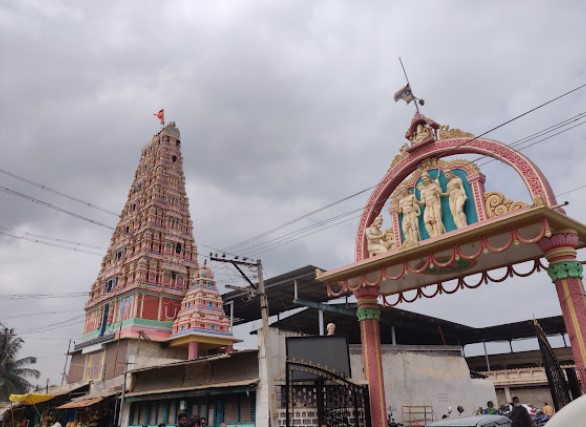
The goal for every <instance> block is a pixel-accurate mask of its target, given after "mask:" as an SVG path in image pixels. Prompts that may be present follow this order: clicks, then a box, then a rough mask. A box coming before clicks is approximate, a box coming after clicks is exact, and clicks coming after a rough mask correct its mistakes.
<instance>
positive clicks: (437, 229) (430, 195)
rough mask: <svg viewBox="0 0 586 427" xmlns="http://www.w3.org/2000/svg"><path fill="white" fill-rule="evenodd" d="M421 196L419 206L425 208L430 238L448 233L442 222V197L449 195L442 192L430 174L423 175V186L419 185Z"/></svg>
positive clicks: (424, 212)
mask: <svg viewBox="0 0 586 427" xmlns="http://www.w3.org/2000/svg"><path fill="white" fill-rule="evenodd" d="M418 189H419V192H420V194H421V200H420V201H419V204H420V205H422V206H424V207H425V208H424V211H423V221H424V223H425V229H426V230H427V233H428V234H429V236H430V237H436V236H439V235H440V234H443V233H445V232H446V228H445V226H444V222H443V220H442V205H441V199H440V197H441V196H445V195H447V193H444V192H443V191H442V188H441V187H440V185H439V182H438V181H433V180H432V179H431V177H430V176H429V173H427V172H425V173H423V174H422V175H421V185H418Z"/></svg>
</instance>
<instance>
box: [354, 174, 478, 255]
mask: <svg viewBox="0 0 586 427" xmlns="http://www.w3.org/2000/svg"><path fill="white" fill-rule="evenodd" d="M445 176H446V179H447V181H448V182H447V185H446V191H445V192H444V191H443V190H442V188H441V186H440V184H439V180H437V179H436V180H432V179H431V177H430V176H429V173H427V172H424V173H423V174H422V175H421V182H420V183H418V184H417V190H419V194H420V199H418V198H417V197H416V196H415V194H414V189H413V188H407V186H406V185H405V184H401V185H400V186H399V187H398V188H397V193H396V196H395V197H398V213H399V214H402V215H403V218H402V220H401V230H402V231H403V236H404V238H405V240H404V241H403V246H409V245H413V244H416V243H417V242H419V241H420V240H421V232H420V230H419V217H420V216H421V213H422V212H423V223H424V224H425V230H426V231H427V234H429V237H436V236H439V235H440V234H443V233H445V232H446V228H445V226H444V223H443V220H442V205H441V197H448V204H449V207H450V213H451V215H452V218H453V219H454V223H455V224H456V227H457V228H463V227H466V226H467V225H468V221H467V219H466V214H465V212H464V204H465V203H466V200H467V199H468V196H467V195H466V190H465V189H464V184H463V183H462V179H461V178H460V177H458V176H457V175H456V174H455V173H453V171H446V172H445ZM382 222H383V219H382V217H381V216H377V217H376V218H375V219H374V221H373V223H372V225H371V226H370V227H368V228H367V229H366V231H365V234H366V240H367V247H368V252H369V254H370V256H374V255H378V254H381V253H384V252H387V251H389V250H390V249H392V248H394V247H395V241H394V240H393V233H392V229H388V230H385V231H382V230H381V226H382Z"/></svg>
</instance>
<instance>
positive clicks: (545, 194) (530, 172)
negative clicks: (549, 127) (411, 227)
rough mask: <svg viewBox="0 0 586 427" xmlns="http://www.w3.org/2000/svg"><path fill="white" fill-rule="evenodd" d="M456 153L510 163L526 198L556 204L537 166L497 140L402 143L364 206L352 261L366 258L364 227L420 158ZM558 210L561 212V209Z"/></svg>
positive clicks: (544, 203) (537, 203)
mask: <svg viewBox="0 0 586 427" xmlns="http://www.w3.org/2000/svg"><path fill="white" fill-rule="evenodd" d="M415 149H416V150H415ZM409 151H410V153H409ZM458 154H480V155H485V156H489V157H492V158H494V159H496V160H499V161H501V162H503V163H505V164H507V165H509V166H511V167H512V168H513V169H514V170H515V171H516V172H517V173H518V174H519V176H520V177H521V179H522V180H523V181H524V183H525V186H526V187H527V190H528V191H529V194H530V197H531V199H532V200H533V202H534V203H535V204H536V205H544V206H548V207H552V206H556V205H557V201H556V198H555V195H554V193H553V191H552V189H551V186H550V184H549V182H548V180H547V179H546V178H545V176H544V175H543V173H542V172H541V170H540V169H539V167H537V165H535V164H534V163H533V162H532V161H531V160H529V159H528V158H527V157H525V156H524V155H523V154H521V153H519V152H518V151H516V150H514V149H512V148H510V147H508V146H507V145H505V144H502V143H500V142H497V141H493V140H489V139H483V138H451V139H445V140H439V141H434V142H433V143H432V144H428V145H426V146H424V147H417V146H414V147H411V148H410V149H406V148H405V146H404V148H402V150H401V153H400V154H399V155H397V156H396V157H395V159H394V160H393V163H392V164H391V167H390V168H389V170H388V171H387V173H386V175H385V176H384V178H383V179H382V180H381V181H380V183H379V184H378V185H377V187H376V188H375V190H374V191H373V192H372V194H371V196H370V198H369V200H368V202H367V204H366V206H365V207H364V210H363V212H362V216H361V218H360V223H359V226H358V232H357V234H356V247H355V259H356V261H360V260H363V259H366V258H368V251H367V248H366V241H365V239H364V233H365V230H366V227H367V225H368V224H370V223H371V222H372V221H373V220H374V218H375V217H376V216H377V215H379V214H380V213H381V211H382V208H383V206H384V204H385V202H386V200H387V199H388V198H389V197H390V196H391V194H392V193H393V191H394V190H395V189H396V188H397V187H398V186H399V184H400V183H401V182H403V181H404V180H405V179H406V178H407V177H408V176H409V175H410V174H411V173H413V172H414V171H415V170H416V169H417V168H418V166H419V165H420V163H421V162H422V161H424V160H426V159H432V158H442V157H447V156H453V155H458ZM478 178H479V179H481V180H482V181H483V178H484V177H483V176H479V177H478ZM559 211H561V212H563V210H562V209H561V208H559Z"/></svg>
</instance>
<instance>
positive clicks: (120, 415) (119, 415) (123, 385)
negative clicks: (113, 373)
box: [116, 362, 134, 426]
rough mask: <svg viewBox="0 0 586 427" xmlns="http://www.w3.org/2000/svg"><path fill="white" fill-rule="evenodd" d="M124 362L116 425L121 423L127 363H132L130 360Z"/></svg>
mask: <svg viewBox="0 0 586 427" xmlns="http://www.w3.org/2000/svg"><path fill="white" fill-rule="evenodd" d="M123 363H124V378H123V379H122V391H121V392H120V406H119V407H118V422H117V423H116V425H118V426H121V425H122V410H123V409H124V397H125V396H126V377H127V375H128V365H134V363H131V362H123Z"/></svg>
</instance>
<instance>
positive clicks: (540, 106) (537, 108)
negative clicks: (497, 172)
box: [221, 84, 586, 252]
mask: <svg viewBox="0 0 586 427" xmlns="http://www.w3.org/2000/svg"><path fill="white" fill-rule="evenodd" d="M584 87H586V84H582V85H580V86H578V87H576V88H574V89H572V90H570V91H567V92H565V93H563V94H561V95H558V96H556V97H555V98H552V99H550V100H548V101H546V102H543V103H541V104H539V105H537V106H536V107H533V108H531V109H530V110H527V111H526V112H524V113H522V114H518V115H517V116H515V117H513V118H511V119H509V120H507V121H505V122H503V123H501V124H499V125H497V126H494V127H493V128H491V129H489V130H488V131H485V132H483V133H481V134H480V135H477V136H474V137H472V138H469V139H467V140H465V141H463V142H462V143H460V144H458V145H456V146H455V147H453V148H452V150H456V149H457V148H459V147H461V146H462V145H465V144H468V143H470V142H472V141H474V140H476V139H478V138H481V137H483V136H485V135H488V134H489V133H491V132H494V131H495V130H497V129H500V128H502V127H504V126H506V125H508V124H510V123H512V122H514V121H515V120H518V119H520V118H522V117H524V116H526V115H528V114H530V113H532V112H534V111H537V110H539V109H541V108H543V107H545V106H547V105H549V104H552V103H553V102H555V101H558V100H560V99H561V98H564V97H566V96H568V95H570V94H572V93H574V92H576V91H578V90H581V89H583V88H584ZM377 185H378V184H377ZM377 185H373V186H370V187H368V188H366V189H364V190H361V191H358V192H356V193H354V194H351V195H349V196H346V197H344V198H342V199H339V200H336V201H334V202H331V203H328V204H327V205H325V206H322V207H321V208H318V209H315V210H313V211H310V212H308V213H306V214H304V215H302V216H300V217H297V218H294V219H291V220H289V221H287V222H285V223H282V224H280V225H278V226H276V227H274V228H271V229H270V230H268V231H265V232H263V233H261V234H258V235H255V236H252V237H250V238H248V239H246V240H243V241H241V242H238V243H235V244H232V245H230V246H227V247H226V248H225V249H224V250H222V251H221V252H227V251H228V250H232V251H233V250H235V249H236V248H238V247H240V246H242V245H244V244H246V243H248V242H251V241H255V240H258V239H261V238H263V237H265V236H266V235H268V234H272V233H274V232H276V231H278V230H280V229H282V228H284V227H287V226H289V225H291V224H294V223H296V222H298V221H301V220H302V219H305V218H307V217H308V216H311V215H314V214H316V213H318V212H321V211H323V210H325V209H328V208H330V207H332V206H335V205H337V204H339V203H342V202H344V201H346V200H348V199H351V198H353V197H356V196H358V195H360V194H363V193H365V192H366V191H369V190H372V189H373V188H376V186H377Z"/></svg>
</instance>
